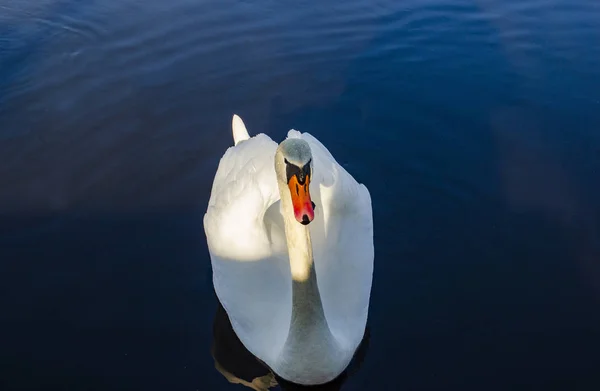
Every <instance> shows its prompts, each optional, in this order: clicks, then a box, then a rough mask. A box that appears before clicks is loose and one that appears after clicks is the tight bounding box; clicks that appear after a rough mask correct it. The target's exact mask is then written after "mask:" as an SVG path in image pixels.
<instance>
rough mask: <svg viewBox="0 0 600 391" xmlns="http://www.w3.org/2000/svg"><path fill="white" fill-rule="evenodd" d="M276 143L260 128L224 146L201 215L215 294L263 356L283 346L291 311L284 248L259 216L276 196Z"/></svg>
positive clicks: (249, 345)
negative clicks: (259, 130)
mask: <svg viewBox="0 0 600 391" xmlns="http://www.w3.org/2000/svg"><path fill="white" fill-rule="evenodd" d="M276 148H277V144H276V143H275V142H273V141H272V140H271V139H270V138H269V137H268V136H266V135H264V134H259V135H256V136H255V137H252V138H250V139H247V140H243V141H242V142H239V143H238V144H237V145H236V146H234V147H231V148H229V149H228V150H227V152H226V153H225V154H224V156H223V157H222V158H221V161H220V163H219V167H218V169H217V173H216V175H215V179H214V182H213V187H212V191H211V197H210V200H209V205H208V209H207V211H206V214H205V216H204V229H205V233H206V238H207V243H208V248H209V252H210V258H211V264H212V269H213V284H214V287H215V291H216V293H217V296H218V298H219V300H220V302H221V304H222V305H223V307H224V308H225V310H226V311H227V314H228V315H229V318H230V320H231V323H232V326H233V329H234V330H235V332H236V334H237V335H238V337H239V338H240V340H241V341H242V343H243V344H244V345H245V346H246V348H247V349H248V350H249V351H250V352H252V353H253V354H254V355H257V356H260V357H262V358H265V359H268V358H269V357H270V356H272V355H273V354H274V353H273V352H278V351H279V350H280V349H281V346H283V343H284V342H285V338H286V337H287V331H288V329H289V322H290V314H291V307H290V304H289V303H291V280H290V277H289V276H290V270H289V262H288V261H287V254H285V253H282V252H281V246H278V245H276V244H274V243H273V240H274V239H273V235H276V236H279V237H280V236H281V235H282V233H281V232H278V231H277V230H278V229H280V228H279V226H278V225H276V224H268V226H266V225H265V222H264V220H265V214H267V215H268V214H270V213H272V212H270V211H271V210H272V208H270V207H274V206H275V205H278V202H277V201H278V200H279V191H278V188H277V181H276V178H275V172H274V168H273V167H274V156H275V150H276ZM273 231H275V232H273ZM267 233H268V234H267ZM273 323H275V324H276V327H273Z"/></svg>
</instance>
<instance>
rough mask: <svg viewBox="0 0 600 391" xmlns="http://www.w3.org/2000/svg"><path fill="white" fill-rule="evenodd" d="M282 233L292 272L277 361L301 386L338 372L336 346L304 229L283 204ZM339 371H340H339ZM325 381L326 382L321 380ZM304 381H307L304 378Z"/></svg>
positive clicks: (307, 236)
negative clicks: (286, 323)
mask: <svg viewBox="0 0 600 391" xmlns="http://www.w3.org/2000/svg"><path fill="white" fill-rule="evenodd" d="M283 206H284V208H283V211H282V212H283V214H284V223H285V233H286V240H287V246H288V253H289V258H290V268H291V272H292V318H291V322H290V330H289V333H288V337H287V340H286V342H285V345H284V347H283V351H282V355H281V356H280V360H281V361H282V363H286V364H285V365H284V367H283V369H284V370H285V372H286V373H280V375H283V376H284V377H286V376H287V378H288V379H295V381H297V382H300V383H302V380H304V376H307V375H310V376H311V379H312V380H315V379H319V378H322V379H324V380H323V381H329V380H331V379H329V378H327V377H328V376H330V375H331V373H339V372H340V370H339V368H337V367H338V366H339V364H340V363H339V360H338V359H336V357H337V356H338V355H339V346H338V345H337V343H336V340H335V338H334V337H333V335H332V334H331V331H330V330H329V326H328V325H327V320H326V318H325V313H324V311H323V304H322V302H321V295H320V294H319V287H318V285H317V274H316V270H315V265H314V262H313V255H312V245H311V240H310V232H309V229H308V226H305V225H302V224H300V223H298V222H297V221H296V220H295V218H294V214H293V211H291V205H289V210H286V209H288V208H286V203H285V202H284V203H283ZM342 369H343V368H342ZM325 379H327V380H325ZM306 380H307V381H308V378H306Z"/></svg>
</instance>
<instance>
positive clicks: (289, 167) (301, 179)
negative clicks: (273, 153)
mask: <svg viewBox="0 0 600 391" xmlns="http://www.w3.org/2000/svg"><path fill="white" fill-rule="evenodd" d="M284 162H285V170H286V176H287V181H288V183H289V182H290V179H292V177H294V176H295V177H296V178H297V179H298V183H299V184H300V185H304V184H305V183H306V178H309V177H310V160H309V162H308V163H306V164H305V165H304V166H303V167H302V168H300V167H298V166H297V165H295V164H292V163H290V162H289V161H288V160H287V159H285V158H284Z"/></svg>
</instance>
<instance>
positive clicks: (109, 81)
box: [0, 0, 600, 391]
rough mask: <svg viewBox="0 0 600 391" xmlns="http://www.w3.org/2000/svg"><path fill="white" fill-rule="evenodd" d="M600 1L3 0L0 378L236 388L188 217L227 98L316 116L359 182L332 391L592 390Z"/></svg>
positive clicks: (235, 104) (279, 127) (256, 117)
mask: <svg viewBox="0 0 600 391" xmlns="http://www.w3.org/2000/svg"><path fill="white" fill-rule="evenodd" d="M599 21H600V2H598V1H593V0H533V1H516V0H510V1H500V0H408V1H391V0H380V1H366V0H362V1H354V2H343V1H333V0H326V1H323V2H319V3H317V2H311V1H304V0H301V1H295V2H283V1H268V0H262V1H254V2H250V1H231V0H218V1H217V0H208V1H206V0H202V1H191V0H170V1H158V0H145V1H139V0H138V1H136V0H129V1H123V0H87V1H75V0H62V1H61V0H43V1H42V0H35V1H34V0H18V1H17V0H0V162H1V164H0V309H1V310H0V389H2V390H190V391H194V390H236V389H237V390H241V389H244V388H243V386H241V385H233V384H230V383H229V382H228V381H227V380H226V379H225V377H224V376H223V375H222V374H221V373H220V372H219V371H217V370H216V369H215V360H214V359H213V356H217V354H215V351H218V355H219V357H220V358H218V361H219V362H222V363H223V365H225V364H226V363H231V362H233V361H236V357H238V356H236V355H235V354H234V352H233V351H234V350H235V349H233V348H231V349H230V350H227V349H228V348H229V347H231V346H234V345H235V342H231V343H232V344H233V345H228V344H225V345H222V344H221V345H218V342H219V341H220V339H221V337H222V335H221V334H222V333H220V332H221V331H223V330H226V327H225V326H223V319H222V318H220V317H219V316H218V314H219V313H220V312H219V311H218V303H217V300H216V299H215V296H214V293H213V289H212V282H211V269H210V262H209V258H208V252H207V248H206V242H205V237H204V231H203V226H202V216H203V213H204V210H205V208H206V205H207V202H208V197H209V192H210V186H211V183H212V179H213V175H214V173H215V171H216V168H217V164H218V161H219V158H220V157H221V156H222V154H223V153H224V151H225V149H226V148H227V147H228V146H230V145H231V144H232V138H231V133H230V123H231V122H230V121H231V116H232V114H233V113H238V114H239V115H241V116H242V118H244V120H245V122H246V124H247V125H248V128H249V130H250V132H251V133H257V132H265V133H267V134H269V135H270V136H271V137H272V138H273V139H275V140H277V141H280V140H282V138H283V137H284V136H285V134H286V132H287V130H288V129H290V128H296V129H298V130H301V131H307V132H310V133H312V134H313V135H315V136H316V137H317V138H319V139H320V140H321V141H322V142H323V143H324V144H325V145H326V146H327V147H328V148H329V149H330V151H331V152H332V153H333V155H334V156H335V157H336V158H337V159H338V161H339V162H340V163H342V164H343V165H345V167H347V169H348V170H349V171H350V172H351V173H352V174H353V175H354V176H355V178H357V179H358V180H359V181H361V182H364V183H365V184H366V185H367V186H368V188H369V189H370V191H371V196H372V199H373V211H374V219H375V253H376V259H375V275H374V284H373V291H372V296H371V311H370V318H369V330H370V338H369V341H368V342H369V343H368V349H366V354H365V355H364V357H363V358H362V359H361V360H360V364H361V365H359V368H358V369H357V370H352V371H351V373H350V374H349V376H347V378H346V379H345V380H344V383H343V386H342V389H344V390H528V391H529V390H550V389H557V390H570V391H571V390H597V389H599V387H600V359H599V356H598V354H599V352H600V201H599V200H600V180H599V178H600V22H599ZM213 326H214V327H213ZM213 330H216V333H215V332H213ZM215 335H216V337H215ZM215 346H217V348H215ZM219 346H220V347H219ZM223 346H224V347H223ZM211 352H212V353H211ZM250 366H251V364H248V366H244V365H241V369H240V368H238V371H241V372H244V371H245V368H246V369H248V370H247V371H246V372H249V371H250ZM239 376H242V377H243V376H246V377H248V376H250V379H251V378H252V376H253V375H252V374H245V373H244V374H240V375H239Z"/></svg>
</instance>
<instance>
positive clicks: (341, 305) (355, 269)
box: [288, 130, 374, 350]
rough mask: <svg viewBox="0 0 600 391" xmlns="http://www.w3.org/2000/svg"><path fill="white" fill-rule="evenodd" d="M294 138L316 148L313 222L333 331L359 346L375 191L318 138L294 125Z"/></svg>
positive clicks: (316, 254)
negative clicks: (300, 139)
mask: <svg viewBox="0 0 600 391" xmlns="http://www.w3.org/2000/svg"><path fill="white" fill-rule="evenodd" d="M288 137H301V138H302V139H304V140H306V141H307V142H308V143H309V145H310V147H311V151H312V155H313V161H314V167H313V178H312V180H311V195H312V196H313V198H315V201H314V202H315V204H316V205H317V207H316V210H315V214H316V217H315V219H314V220H313V222H312V223H311V224H310V225H309V227H310V230H311V237H312V243H313V253H314V258H315V268H316V271H317V279H318V285H319V291H320V293H321V298H322V302H323V308H324V311H325V316H326V318H327V322H328V324H329V327H330V329H331V331H332V333H333V334H334V335H335V337H336V338H337V339H338V340H339V341H340V342H342V343H343V344H344V346H346V347H347V348H348V349H351V350H354V349H355V348H356V347H357V346H358V344H359V343H360V341H361V339H362V337H363V335H364V330H365V326H366V321H367V315H368V309H369V298H370V294H371V284H372V276H373V260H374V247H373V213H372V207H371V196H370V194H369V191H368V190H367V188H366V187H365V186H364V185H363V184H359V183H358V182H357V181H356V180H355V179H354V178H353V177H352V176H351V175H350V174H349V173H348V172H347V171H346V170H345V169H344V168H343V167H342V166H340V165H339V164H338V163H337V162H336V160H335V159H334V158H333V156H332V155H331V153H330V152H329V151H328V150H327V148H325V147H324V146H323V144H321V143H320V142H319V141H318V140H317V139H316V138H314V137H313V136H311V135H310V134H308V133H299V132H297V131H293V130H292V131H290V132H289V134H288Z"/></svg>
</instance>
